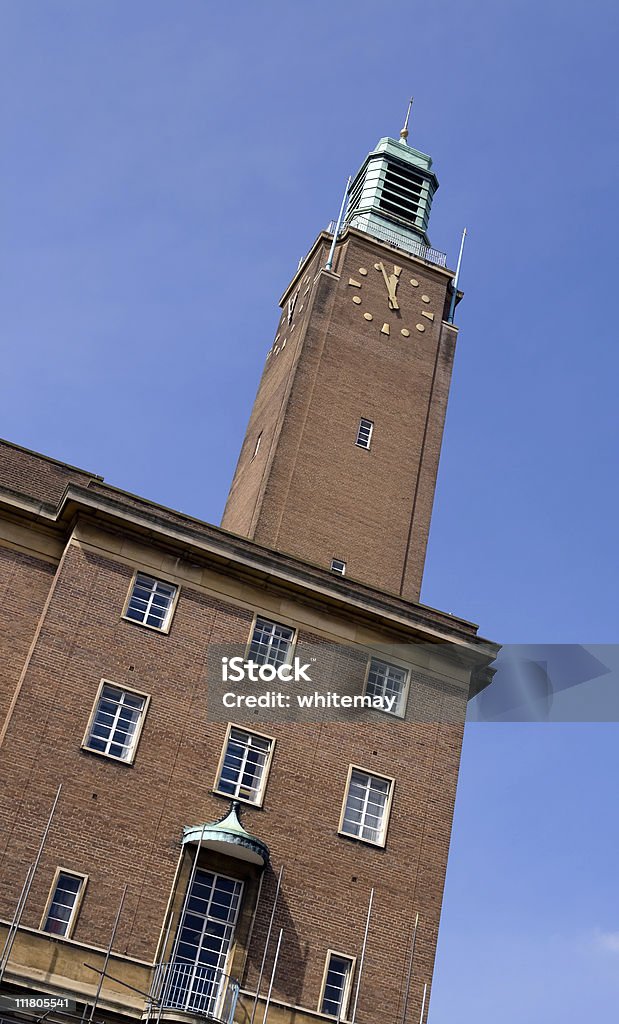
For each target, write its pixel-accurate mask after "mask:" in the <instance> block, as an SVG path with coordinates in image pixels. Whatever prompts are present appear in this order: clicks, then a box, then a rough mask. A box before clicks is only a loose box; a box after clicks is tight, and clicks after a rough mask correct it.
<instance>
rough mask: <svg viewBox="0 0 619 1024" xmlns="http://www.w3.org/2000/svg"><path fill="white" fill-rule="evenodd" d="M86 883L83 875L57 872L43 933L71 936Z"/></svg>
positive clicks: (45, 916) (44, 920)
mask: <svg viewBox="0 0 619 1024" xmlns="http://www.w3.org/2000/svg"><path fill="white" fill-rule="evenodd" d="M86 881H87V879H86V876H85V875H74V874H72V873H71V872H70V871H61V870H58V872H57V873H56V878H55V879H54V884H53V885H52V891H51V893H50V897H49V901H48V904H47V909H46V911H45V915H44V919H43V924H42V928H43V931H44V932H49V933H50V934H51V935H64V936H69V935H70V934H71V932H72V931H73V927H74V925H75V920H76V918H77V912H78V910H79V905H80V902H81V899H82V895H83V892H84V889H85V888H86Z"/></svg>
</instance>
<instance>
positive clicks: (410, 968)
mask: <svg viewBox="0 0 619 1024" xmlns="http://www.w3.org/2000/svg"><path fill="white" fill-rule="evenodd" d="M418 925H419V914H415V924H414V927H413V938H412V941H411V955H410V958H409V961H408V975H407V978H406V988H405V990H404V1007H403V1009H402V1024H406V1011H407V1009H408V994H409V992H410V989H411V978H412V976H413V960H414V959H415V945H416V943H417V927H418Z"/></svg>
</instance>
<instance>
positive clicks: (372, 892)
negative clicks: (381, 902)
mask: <svg viewBox="0 0 619 1024" xmlns="http://www.w3.org/2000/svg"><path fill="white" fill-rule="evenodd" d="M373 902H374V889H372V890H371V891H370V902H369V903H368V916H367V919H366V922H365V933H364V936H363V946H362V947H361V959H360V960H359V973H358V975H357V987H356V989H355V1002H354V1004H353V1008H352V1016H351V1018H350V1020H351V1024H355V1020H356V1019H357V1003H358V1002H359V989H360V988H361V975H362V973H363V962H364V960H365V948H366V946H367V942H368V931H369V930H370V917H371V916H372V903H373Z"/></svg>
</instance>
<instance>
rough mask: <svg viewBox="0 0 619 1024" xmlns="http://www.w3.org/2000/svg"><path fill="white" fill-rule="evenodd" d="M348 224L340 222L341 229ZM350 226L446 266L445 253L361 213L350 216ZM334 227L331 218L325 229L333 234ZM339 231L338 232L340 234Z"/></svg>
mask: <svg viewBox="0 0 619 1024" xmlns="http://www.w3.org/2000/svg"><path fill="white" fill-rule="evenodd" d="M348 226H349V224H348V222H346V221H345V222H344V223H343V224H342V228H341V231H344V230H345V229H346V228H347V227H348ZM350 227H351V228H357V230H358V231H365V232H366V233H367V234H368V235H373V236H374V237H375V238H380V240H381V241H382V242H387V244H388V245H392V246H393V247H394V248H395V249H402V250H403V251H404V252H410V253H411V254H412V255H413V256H418V257H419V258H420V259H422V260H426V261H427V262H428V263H434V264H435V265H436V266H438V267H446V266H447V254H446V253H444V252H441V251H440V249H433V248H432V247H431V246H430V245H424V244H423V242H416V241H415V240H414V239H413V238H411V239H408V238H403V237H402V235H399V234H398V233H397V232H396V231H390V230H389V228H388V227H383V226H382V224H377V223H376V221H369V220H368V218H367V217H364V216H363V214H360V215H358V216H356V217H355V216H354V215H353V217H351V221H350ZM335 228H336V221H334V220H332V221H330V223H329V226H328V227H327V231H328V232H329V234H330V235H332V234H333V232H334V231H335ZM341 231H340V234H341Z"/></svg>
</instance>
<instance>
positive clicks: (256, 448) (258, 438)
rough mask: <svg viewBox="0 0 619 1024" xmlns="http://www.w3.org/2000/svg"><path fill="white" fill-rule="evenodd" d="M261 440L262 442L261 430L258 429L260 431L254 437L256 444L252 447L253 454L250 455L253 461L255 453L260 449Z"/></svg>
mask: <svg viewBox="0 0 619 1024" xmlns="http://www.w3.org/2000/svg"><path fill="white" fill-rule="evenodd" d="M261 442H262V431H260V433H259V434H258V437H257V438H256V445H255V447H254V454H253V455H252V457H251V461H252V462H253V461H254V459H255V458H256V455H257V454H258V452H259V451H260V444H261Z"/></svg>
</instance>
